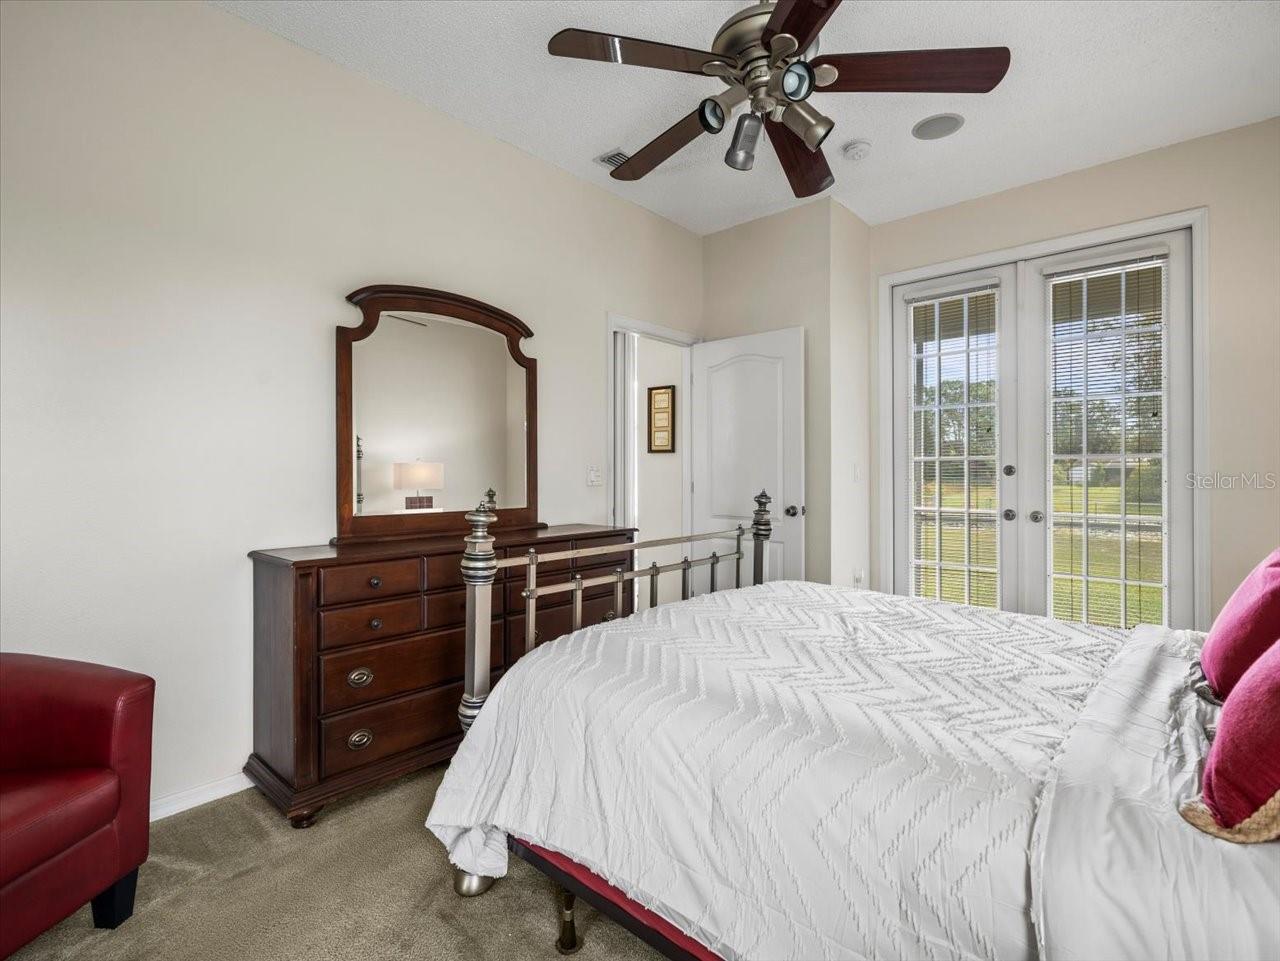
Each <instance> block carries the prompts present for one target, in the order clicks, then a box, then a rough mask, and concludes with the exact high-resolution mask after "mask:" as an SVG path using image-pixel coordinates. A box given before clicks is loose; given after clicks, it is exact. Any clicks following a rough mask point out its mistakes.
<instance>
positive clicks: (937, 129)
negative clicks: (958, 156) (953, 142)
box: [911, 113, 964, 140]
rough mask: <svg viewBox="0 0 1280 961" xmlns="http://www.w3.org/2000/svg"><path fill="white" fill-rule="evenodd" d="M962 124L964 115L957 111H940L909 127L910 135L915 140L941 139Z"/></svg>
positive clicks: (948, 135)
mask: <svg viewBox="0 0 1280 961" xmlns="http://www.w3.org/2000/svg"><path fill="white" fill-rule="evenodd" d="M963 126H964V117H962V116H960V115H959V114H958V113H940V114H935V115H934V116H932V117H925V118H924V119H923V120H921V121H920V122H919V123H918V124H916V125H915V126H914V127H912V128H911V136H913V137H915V138H916V139H917V140H941V139H942V138H943V137H950V136H951V135H952V134H953V133H955V132H956V131H957V130H959V129H960V128H961V127H963Z"/></svg>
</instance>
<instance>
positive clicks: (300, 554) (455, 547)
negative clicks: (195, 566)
mask: <svg viewBox="0 0 1280 961" xmlns="http://www.w3.org/2000/svg"><path fill="white" fill-rule="evenodd" d="M635 530H636V529H635V528H634V527H609V526H607V525H603V524H557V525H555V526H554V527H533V528H525V529H522V530H514V531H503V530H502V529H501V528H498V527H491V528H490V529H489V533H491V534H492V535H493V537H494V547H495V548H497V549H499V550H501V549H503V548H507V547H524V546H526V545H535V544H538V543H540V542H542V541H563V540H570V539H573V538H589V537H605V536H608V535H610V534H634V533H635ZM464 537H466V532H465V531H455V532H453V533H449V534H433V535H431V536H430V537H412V538H409V537H406V538H396V539H392V540H383V541H371V542H368V543H362V544H343V545H340V546H335V545H332V544H315V545H313V546H310V547H276V548H271V549H264V550H256V551H250V552H249V556H250V557H251V558H253V559H254V560H255V561H261V562H263V563H267V564H279V565H282V566H286V567H327V566H329V565H331V564H345V563H352V562H359V561H376V560H383V559H386V558H395V557H418V556H421V555H423V554H459V553H461V552H462V550H463V548H465V547H466V544H465V543H464V541H463V538H464Z"/></svg>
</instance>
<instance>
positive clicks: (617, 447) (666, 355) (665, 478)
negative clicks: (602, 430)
mask: <svg viewBox="0 0 1280 961" xmlns="http://www.w3.org/2000/svg"><path fill="white" fill-rule="evenodd" d="M609 336H610V347H611V351H612V358H611V364H610V371H611V380H612V384H611V391H610V396H611V404H610V406H611V412H610V413H611V432H612V436H613V456H612V465H611V475H612V476H611V480H612V494H613V497H612V502H613V507H612V510H613V517H612V518H611V520H612V522H613V523H615V524H619V525H622V526H627V527H635V528H636V529H637V534H636V540H637V541H645V540H655V539H659V538H668V537H679V536H681V535H682V534H687V533H689V524H690V516H689V515H690V497H689V488H690V479H691V473H690V471H691V465H692V460H691V458H690V444H689V441H690V436H689V429H690V428H689V425H690V417H689V413H690V411H689V403H690V400H691V394H692V392H691V390H690V389H689V388H690V357H689V349H690V346H691V345H692V344H693V343H694V341H695V340H696V338H694V337H691V336H689V335H687V334H684V333H681V332H679V331H674V330H667V329H665V328H660V327H654V326H652V325H647V324H640V323H637V322H634V321H628V320H624V319H622V318H616V317H611V318H610V323H609ZM651 388H656V389H658V390H657V396H656V397H655V402H656V403H657V404H658V405H659V407H658V409H657V410H655V415H656V420H655V422H654V423H655V424H656V427H654V425H651V418H650V412H649V401H650V390H651ZM664 388H670V390H664ZM651 427H654V430H653V434H652V436H651ZM685 553H686V551H685V549H684V545H680V544H675V545H670V546H667V547H659V548H653V549H650V550H643V551H638V552H637V554H636V566H637V567H647V566H648V565H650V564H653V563H658V564H669V563H672V562H675V561H679V560H680V558H681V557H683V556H684V554H685ZM636 585H637V589H636V598H635V601H636V609H637V610H641V609H643V608H645V607H648V606H649V605H650V596H649V587H648V581H647V580H640V581H637V582H636ZM679 599H680V578H679V577H675V576H667V577H662V578H659V580H658V603H660V604H665V603H667V602H668V601H673V600H679Z"/></svg>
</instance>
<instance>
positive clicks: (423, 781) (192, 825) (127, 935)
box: [13, 767, 659, 961]
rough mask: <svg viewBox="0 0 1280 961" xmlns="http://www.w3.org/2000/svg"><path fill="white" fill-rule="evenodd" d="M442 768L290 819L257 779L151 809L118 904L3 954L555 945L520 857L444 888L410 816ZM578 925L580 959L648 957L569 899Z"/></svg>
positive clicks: (426, 841)
mask: <svg viewBox="0 0 1280 961" xmlns="http://www.w3.org/2000/svg"><path fill="white" fill-rule="evenodd" d="M443 774H444V768H443V767H437V768H432V769H430V770H427V771H423V772H421V773H418V774H414V775H411V776H409V777H406V778H402V779H401V780H399V781H395V782H392V783H391V784H389V785H386V786H384V787H381V788H375V789H371V790H368V791H364V792H362V793H360V794H356V795H353V796H352V797H351V798H350V799H348V800H346V801H343V802H340V803H338V804H334V805H332V806H330V807H328V808H326V809H325V810H324V811H322V812H321V814H320V817H319V819H318V820H317V821H316V824H315V826H314V827H312V828H309V829H307V830H304V831H295V830H293V829H292V828H291V827H289V822H288V821H286V820H285V819H284V818H282V817H281V816H280V815H279V813H277V812H276V810H275V809H274V808H273V807H271V805H270V804H268V803H267V801H266V800H265V799H264V798H263V797H262V796H261V795H260V794H259V793H258V792H257V791H256V790H251V791H243V792H241V793H239V794H235V795H233V796H231V797H228V798H223V799H222V800H220V801H214V802H212V803H210V804H206V805H203V806H201V807H198V808H193V809H192V810H190V811H184V812H183V813H182V814H177V815H174V816H173V817H171V818H166V819H165V820H163V821H157V822H156V823H155V824H153V825H152V826H151V859H150V860H149V861H148V862H147V863H146V864H145V865H143V867H142V871H141V873H140V875H139V878H138V900H137V904H136V906H135V908H134V914H133V917H132V918H130V919H129V920H128V921H126V922H125V923H124V924H123V925H121V926H120V927H119V928H117V929H116V930H115V931H97V930H94V927H93V921H92V919H91V918H90V915H89V908H88V907H87V906H86V907H85V908H84V909H82V910H81V911H79V912H77V913H76V914H74V915H72V916H71V917H70V918H67V920H65V921H63V922H62V923H61V924H59V925H58V926H57V927H54V928H52V929H51V930H49V931H47V932H45V933H44V934H43V935H41V936H40V937H39V938H37V939H36V940H35V941H33V942H32V943H31V944H29V945H27V947H26V948H24V949H23V950H21V951H19V952H18V953H17V954H16V955H14V956H13V958H14V961H53V959H58V961H63V959H66V961H76V959H83V961H89V959H93V961H144V959H157V961H160V959H163V961H188V959H189V961H197V959H198V961H223V959H226V961H372V959H384V958H385V959H392V958H394V959H397V961H400V959H412V958H430V959H449V958H457V959H460V961H461V959H465V961H478V959H485V961H489V959H492V961H499V959H501V961H506V959H512V961H515V959H525V958H529V959H533V958H546V959H552V958H559V957H560V955H558V954H557V953H556V951H555V948H554V947H553V943H554V941H555V935H556V912H555V892H554V889H553V887H552V885H551V882H549V881H548V880H547V879H546V878H544V877H543V876H542V875H541V874H539V873H538V872H537V871H535V870H534V869H533V868H531V867H529V866H528V865H527V864H525V863H524V862H523V861H521V860H519V859H518V858H514V857H513V858H512V860H511V871H510V873H509V874H508V876H507V877H506V878H504V879H503V880H501V881H499V882H498V883H497V884H495V885H494V886H493V888H492V889H490V890H489V891H488V892H487V893H486V894H484V895H482V896H480V897H478V898H469V899H462V898H459V897H457V896H456V895H455V894H454V893H453V889H452V887H451V886H450V885H451V883H452V874H451V869H450V866H449V863H448V861H447V859H446V858H445V854H444V848H442V847H441V845H440V843H439V842H438V841H436V839H435V838H434V837H433V836H431V835H430V834H429V833H428V832H427V830H426V828H424V827H423V826H422V822H423V821H424V820H426V814H427V808H428V807H429V806H430V802H431V798H432V797H433V796H434V794H435V789H436V786H437V785H438V784H439V783H440V778H441V776H442V775H443ZM578 931H579V934H580V935H581V936H582V937H583V939H584V940H585V945H584V946H583V949H582V951H581V952H579V953H578V954H577V955H576V956H575V957H576V958H577V959H580V961H596V959H605V958H608V959H617V961H653V959H656V958H658V957H659V955H658V954H657V953H656V952H654V951H653V950H652V949H651V948H649V947H648V946H647V945H645V944H643V943H642V942H641V941H640V940H639V939H638V938H636V937H634V936H633V935H631V934H629V933H628V932H626V931H624V930H623V929H622V928H620V927H619V926H618V925H616V924H615V923H613V922H612V921H610V920H609V919H608V918H605V917H603V916H601V915H599V914H597V913H596V912H595V911H594V910H592V909H591V908H589V907H587V906H586V905H582V904H579V907H578Z"/></svg>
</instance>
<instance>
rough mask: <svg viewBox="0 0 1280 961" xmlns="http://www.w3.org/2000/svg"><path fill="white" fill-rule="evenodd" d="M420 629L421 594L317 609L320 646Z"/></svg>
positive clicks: (329, 646)
mask: <svg viewBox="0 0 1280 961" xmlns="http://www.w3.org/2000/svg"><path fill="white" fill-rule="evenodd" d="M422 629H423V623H422V598H421V597H420V596H414V597H402V598H400V599H399V600H394V601H379V602H378V603H376V604H357V605H354V606H352V607H338V608H333V609H332V610H327V611H321V612H320V647H321V648H322V649H326V648H334V647H345V646H346V645H348V644H360V643H362V642H364V641H380V640H382V639H383V638H384V637H395V636H396V635H398V634H413V633H415V632H417V631H420V630H422Z"/></svg>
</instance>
